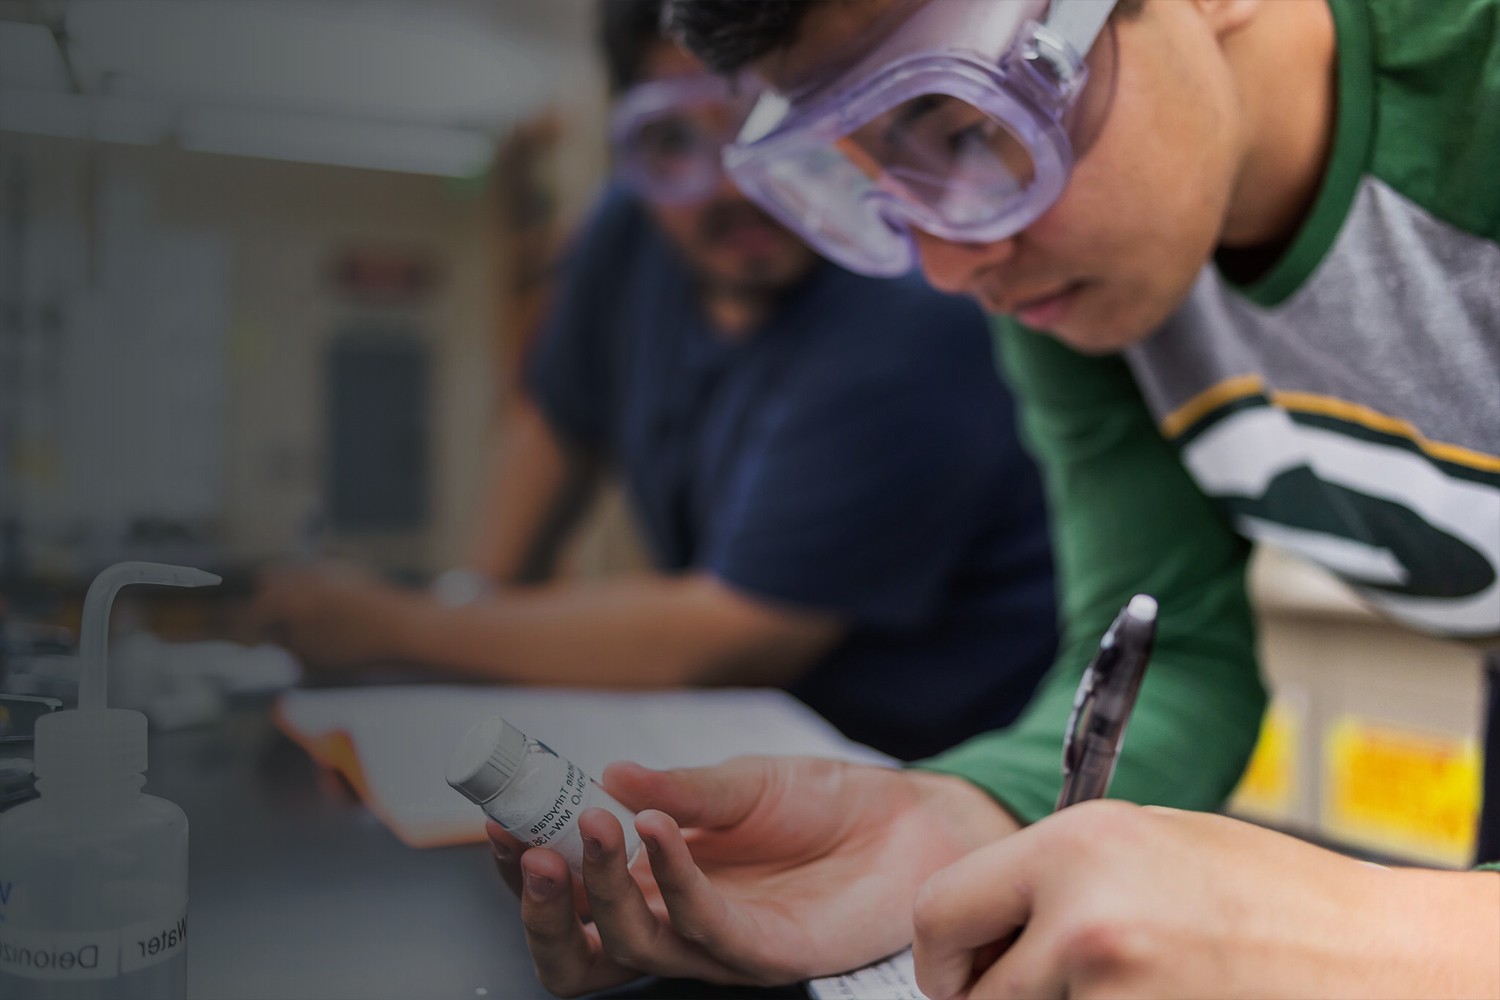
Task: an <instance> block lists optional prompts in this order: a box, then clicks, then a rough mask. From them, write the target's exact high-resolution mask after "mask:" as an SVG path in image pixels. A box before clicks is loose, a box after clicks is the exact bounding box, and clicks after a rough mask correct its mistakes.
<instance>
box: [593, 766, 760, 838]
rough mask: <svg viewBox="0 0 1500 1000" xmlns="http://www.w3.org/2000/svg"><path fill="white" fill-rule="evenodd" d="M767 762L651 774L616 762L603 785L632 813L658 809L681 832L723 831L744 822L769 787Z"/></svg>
mask: <svg viewBox="0 0 1500 1000" xmlns="http://www.w3.org/2000/svg"><path fill="white" fill-rule="evenodd" d="M772 767H773V764H772V760H771V758H767V757H736V758H735V759H734V760H731V761H727V762H725V763H723V764H718V765H716V766H714V767H687V768H678V769H676V770H671V771H653V770H652V769H650V768H648V767H642V766H641V765H639V764H632V763H629V762H625V761H621V762H618V763H615V764H611V765H610V766H609V767H607V768H605V769H604V775H603V784H604V789H605V791H607V792H609V793H610V794H611V795H613V796H614V797H615V798H617V799H619V800H620V803H621V804H622V805H624V806H625V807H626V808H628V809H630V810H632V811H634V812H642V811H644V810H646V809H657V810H660V811H661V812H664V813H666V814H667V815H668V816H671V817H672V818H673V819H674V820H676V821H677V823H678V825H680V826H684V827H700V828H707V829H722V828H725V827H731V826H735V825H737V824H739V823H741V822H743V821H744V819H745V818H746V817H747V816H749V815H750V813H751V812H752V811H753V810H754V809H755V806H756V804H757V803H758V802H759V801H760V800H761V799H762V797H763V796H764V793H765V790H766V788H767V786H768V784H769V783H770V781H771V775H772Z"/></svg>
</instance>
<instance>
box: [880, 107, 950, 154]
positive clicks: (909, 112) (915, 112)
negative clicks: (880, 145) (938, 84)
mask: <svg viewBox="0 0 1500 1000" xmlns="http://www.w3.org/2000/svg"><path fill="white" fill-rule="evenodd" d="M939 103H940V102H939V100H938V99H937V95H936V94H923V95H921V96H920V97H917V98H915V99H914V100H910V101H907V102H906V104H905V106H903V107H902V108H901V109H900V110H899V111H897V113H896V117H895V118H894V119H893V120H892V121H891V123H890V124H889V125H887V126H886V127H885V129H884V131H883V132H882V133H881V136H880V137H881V139H882V140H883V141H884V142H886V143H887V144H888V145H895V136H896V133H897V132H899V131H902V130H909V129H910V128H911V126H912V124H913V123H914V122H916V121H917V120H918V119H920V118H922V117H924V116H926V115H929V114H931V113H932V112H934V111H936V110H937V108H938V105H939Z"/></svg>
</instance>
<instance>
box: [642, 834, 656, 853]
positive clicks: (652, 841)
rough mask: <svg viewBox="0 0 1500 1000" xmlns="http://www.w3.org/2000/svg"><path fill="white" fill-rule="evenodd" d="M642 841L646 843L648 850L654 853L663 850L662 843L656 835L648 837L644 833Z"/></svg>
mask: <svg viewBox="0 0 1500 1000" xmlns="http://www.w3.org/2000/svg"><path fill="white" fill-rule="evenodd" d="M641 842H642V843H644V844H645V845H646V850H648V851H650V852H651V853H652V854H655V853H656V852H657V851H659V850H661V844H660V843H659V842H658V841H657V839H656V838H655V837H647V836H644V835H643V836H642V837H641Z"/></svg>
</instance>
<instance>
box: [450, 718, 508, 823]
mask: <svg viewBox="0 0 1500 1000" xmlns="http://www.w3.org/2000/svg"><path fill="white" fill-rule="evenodd" d="M525 756H526V734H525V733H523V732H521V731H520V730H519V729H517V728H516V727H515V726H512V725H511V724H510V723H509V722H506V721H505V720H504V719H501V718H498V717H497V718H493V719H486V720H485V721H483V722H481V723H479V724H478V725H476V726H474V727H473V728H472V729H470V730H469V731H468V732H467V733H465V734H464V736H463V739H461V740H459V741H458V746H456V747H454V748H453V756H452V757H450V758H449V759H448V773H447V778H448V784H450V785H452V786H453V787H454V788H456V789H458V790H459V791H460V792H462V793H463V794H464V795H465V796H466V797H468V798H469V799H470V800H471V801H473V802H476V803H478V804H479V805H484V804H485V803H486V802H488V801H489V800H490V799H493V798H494V797H495V796H497V795H499V794H500V793H501V792H503V791H504V790H505V786H506V785H508V784H510V779H512V778H514V777H515V776H516V772H517V771H518V770H520V768H521V760H522V758H524V757H525Z"/></svg>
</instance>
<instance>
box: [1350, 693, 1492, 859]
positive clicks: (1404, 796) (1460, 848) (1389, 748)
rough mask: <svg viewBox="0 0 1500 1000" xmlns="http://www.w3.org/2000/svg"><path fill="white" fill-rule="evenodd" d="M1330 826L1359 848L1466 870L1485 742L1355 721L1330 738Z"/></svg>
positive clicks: (1474, 822) (1470, 849)
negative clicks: (1482, 745) (1480, 760)
mask: <svg viewBox="0 0 1500 1000" xmlns="http://www.w3.org/2000/svg"><path fill="white" fill-rule="evenodd" d="M1324 763H1325V773H1326V781H1327V786H1326V794H1325V796H1324V803H1323V816H1324V824H1325V826H1326V827H1327V828H1328V832H1330V833H1332V834H1333V835H1334V836H1337V837H1342V838H1345V839H1347V840H1349V841H1350V842H1352V843H1358V844H1363V845H1366V846H1369V847H1374V848H1377V849H1381V850H1388V851H1391V852H1393V853H1397V854H1402V855H1406V856H1409V857H1412V858H1414V859H1421V860H1429V861H1435V862H1438V863H1443V864H1451V865H1467V864H1468V863H1469V862H1470V861H1471V860H1472V855H1473V852H1474V837H1475V831H1476V828H1477V827H1478V822H1479V803H1480V795H1481V786H1480V766H1479V744H1478V742H1477V741H1476V740H1474V739H1472V738H1465V737H1462V736H1457V735H1453V734H1447V733H1434V732H1427V731H1422V730H1414V729H1406V728H1402V727H1399V726H1394V725H1390V724H1387V723H1377V722H1371V721H1368V720H1365V719H1360V718H1357V717H1353V716H1349V717H1345V718H1343V719H1340V720H1338V722H1336V723H1335V724H1334V725H1333V726H1332V727H1330V729H1329V731H1328V735H1327V738H1326V741H1325V761H1324Z"/></svg>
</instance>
